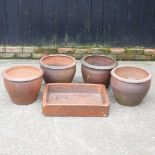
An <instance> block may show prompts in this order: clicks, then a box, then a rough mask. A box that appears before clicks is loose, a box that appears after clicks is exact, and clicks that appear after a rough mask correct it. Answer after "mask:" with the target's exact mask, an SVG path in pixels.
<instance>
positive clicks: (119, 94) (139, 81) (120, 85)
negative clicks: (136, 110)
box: [111, 66, 151, 106]
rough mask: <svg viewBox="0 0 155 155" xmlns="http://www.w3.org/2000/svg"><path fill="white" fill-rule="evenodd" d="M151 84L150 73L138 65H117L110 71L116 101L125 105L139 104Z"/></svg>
mask: <svg viewBox="0 0 155 155" xmlns="http://www.w3.org/2000/svg"><path fill="white" fill-rule="evenodd" d="M150 85H151V74H150V73H149V72H148V71H146V70H144V69H142V68H138V67H127V66H126V67H118V68H115V69H113V70H112V71H111V86H112V91H113V95H114V97H115V99H116V100H117V101H118V103H120V104H122V105H127V106H134V105H138V104H140V102H141V101H142V100H143V99H144V97H145V96H146V94H147V92H148V91H149V89H150Z"/></svg>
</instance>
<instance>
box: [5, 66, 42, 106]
mask: <svg viewBox="0 0 155 155" xmlns="http://www.w3.org/2000/svg"><path fill="white" fill-rule="evenodd" d="M42 76H43V72H42V70H41V69H39V68H37V67H33V66H30V65H22V66H14V67H11V68H8V69H6V70H5V71H4V72H3V80H4V85H5V87H6V90H7V92H8V94H9V96H10V98H11V100H12V102H14V103H16V104H21V105H22V104H23V105H24V104H30V103H33V102H34V101H35V100H36V99H37V96H38V93H39V90H40V87H41V84H42Z"/></svg>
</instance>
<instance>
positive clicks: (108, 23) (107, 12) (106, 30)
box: [103, 0, 117, 44]
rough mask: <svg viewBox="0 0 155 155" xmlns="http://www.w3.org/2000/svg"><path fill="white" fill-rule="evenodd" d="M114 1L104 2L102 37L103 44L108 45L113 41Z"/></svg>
mask: <svg viewBox="0 0 155 155" xmlns="http://www.w3.org/2000/svg"><path fill="white" fill-rule="evenodd" d="M116 1H117V0H110V1H109V0H104V24H103V37H104V43H105V44H110V43H112V42H113V41H114V33H115V14H116Z"/></svg>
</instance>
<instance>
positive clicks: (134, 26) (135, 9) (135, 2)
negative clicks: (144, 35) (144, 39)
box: [125, 0, 141, 45]
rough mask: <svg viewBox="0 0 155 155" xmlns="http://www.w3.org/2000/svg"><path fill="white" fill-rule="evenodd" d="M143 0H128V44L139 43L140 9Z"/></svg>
mask: <svg viewBox="0 0 155 155" xmlns="http://www.w3.org/2000/svg"><path fill="white" fill-rule="evenodd" d="M140 5H141V0H128V15H127V23H126V34H125V39H126V43H127V44H130V45H131V44H132V45H138V44H139V38H138V37H139V35H138V34H139V10H140Z"/></svg>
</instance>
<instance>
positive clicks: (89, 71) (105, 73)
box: [81, 55, 117, 88]
mask: <svg viewBox="0 0 155 155" xmlns="http://www.w3.org/2000/svg"><path fill="white" fill-rule="evenodd" d="M116 66H117V61H116V60H115V59H113V58H111V57H108V56H104V55H89V56H86V57H84V58H82V66H81V71H82V77H83V80H84V82H86V83H95V84H105V85H106V87H107V88H108V87H109V84H110V77H111V74H110V72H111V70H112V69H113V68H115V67H116Z"/></svg>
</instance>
